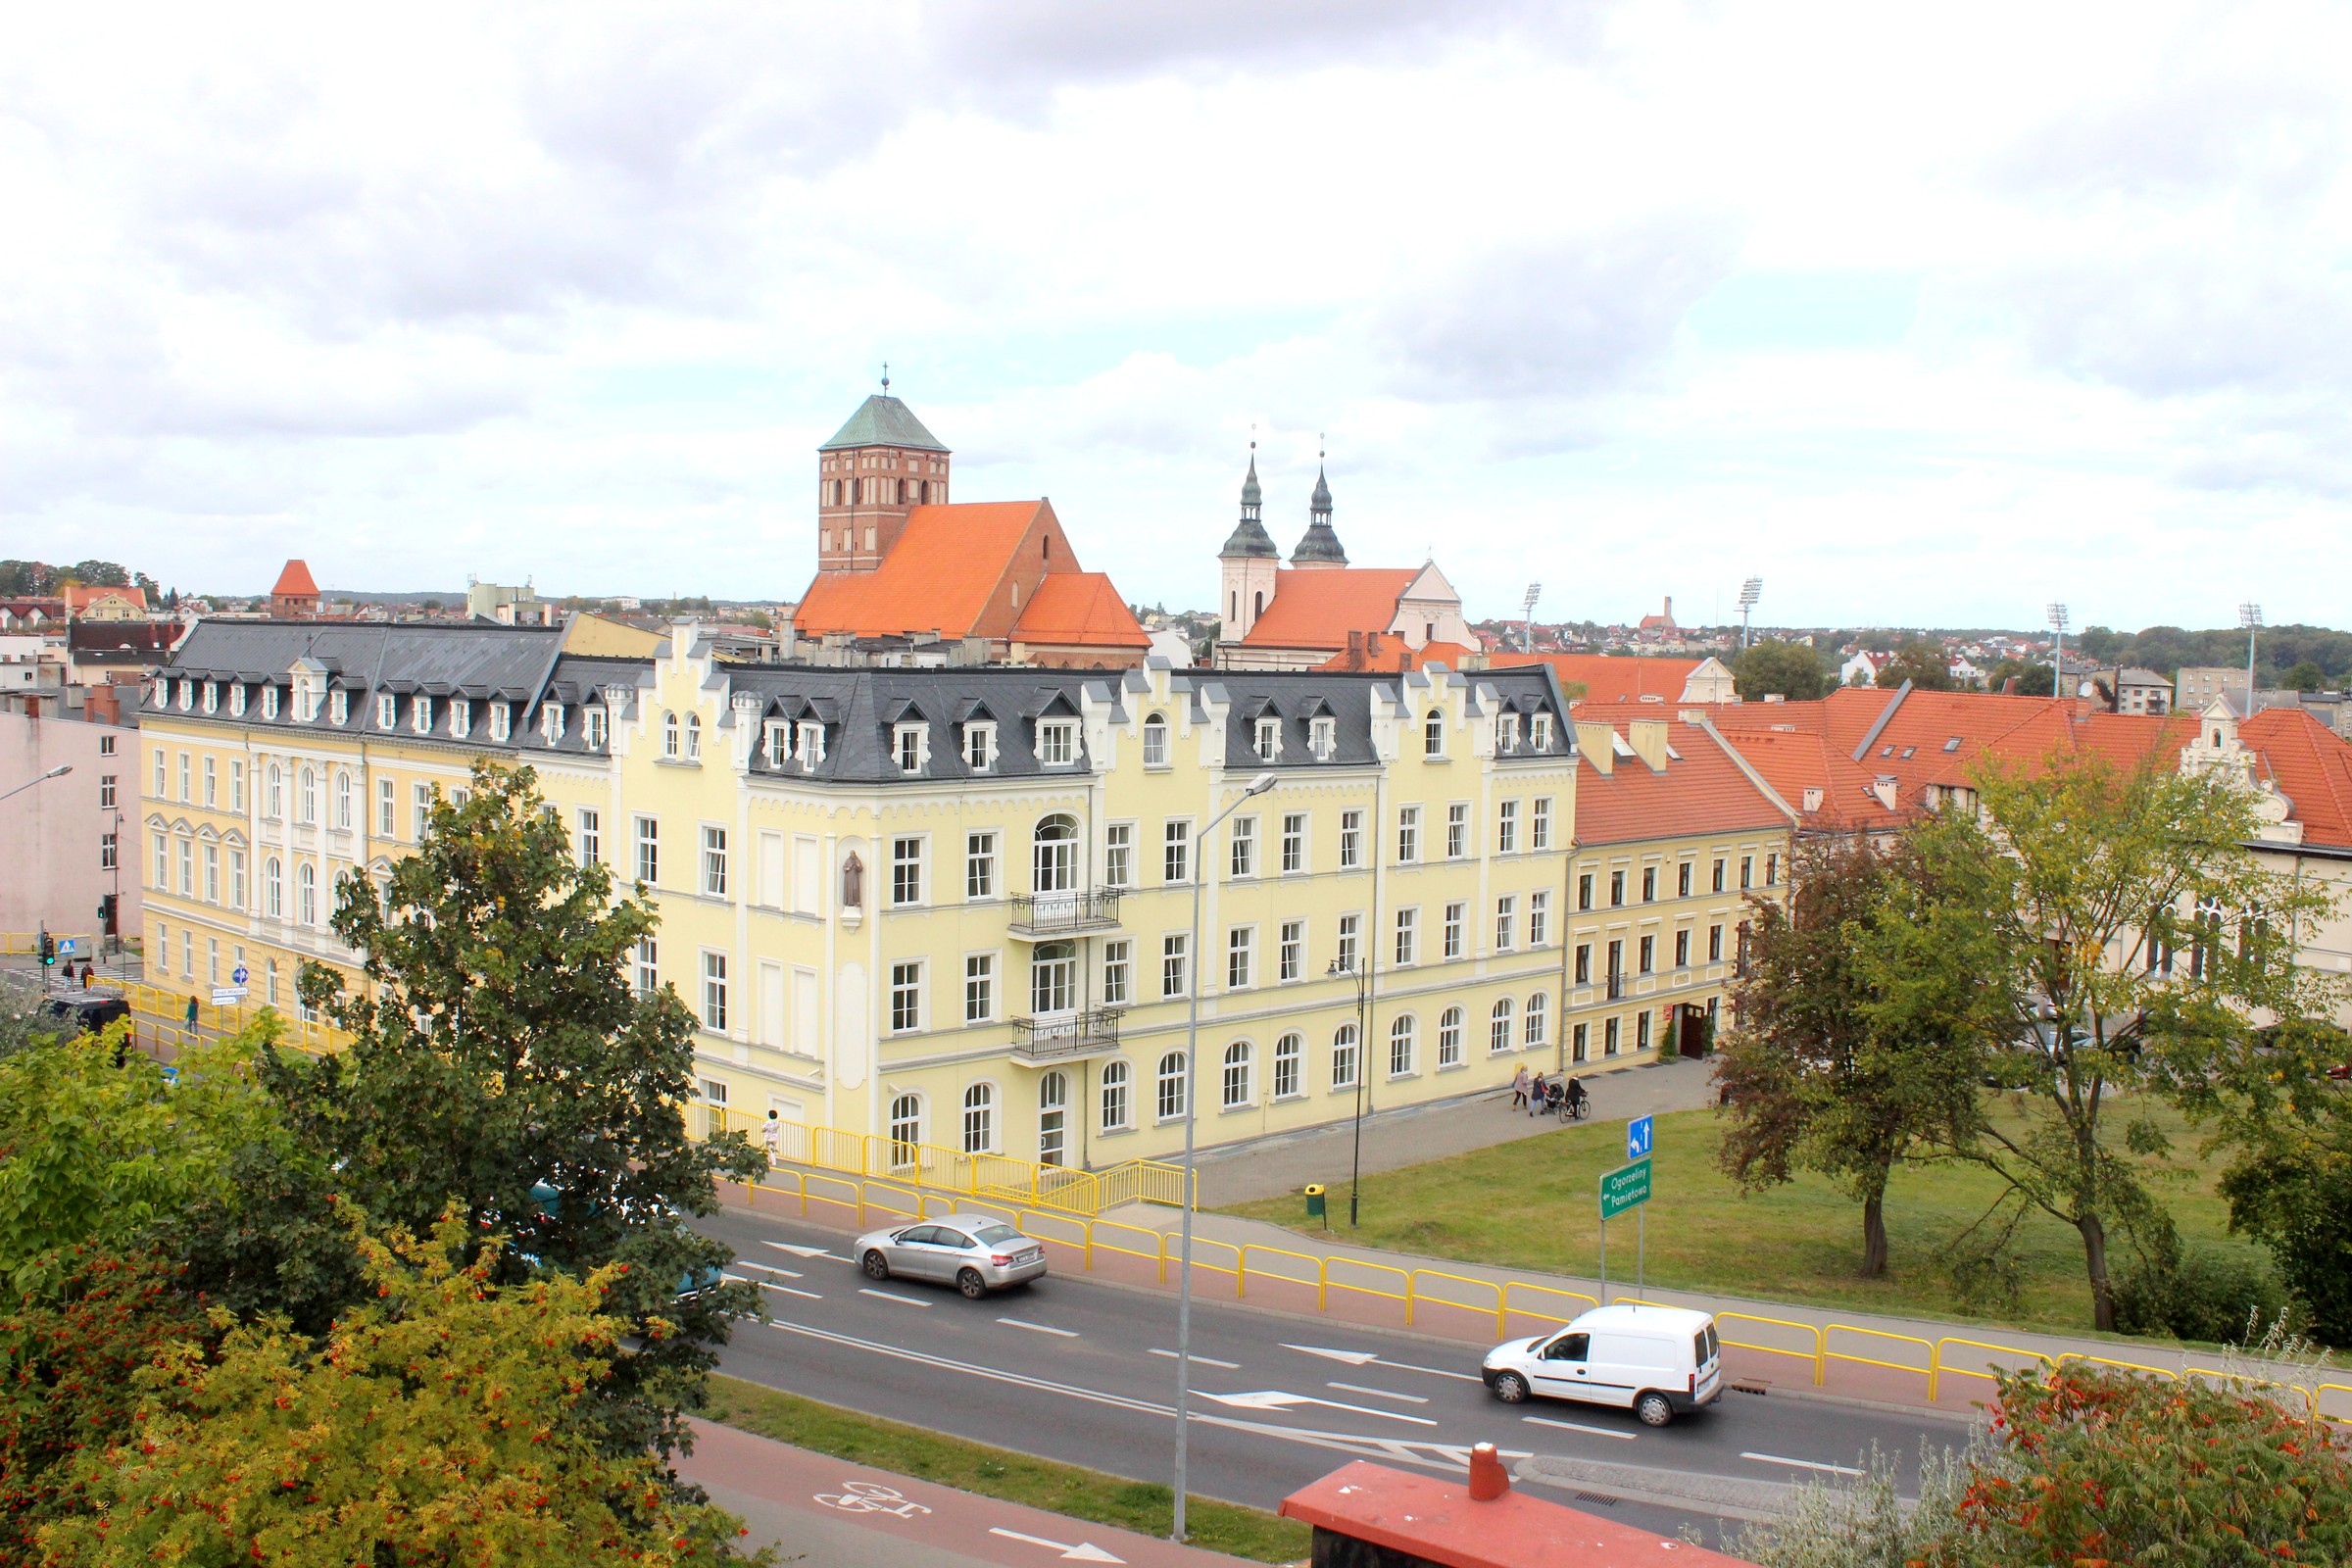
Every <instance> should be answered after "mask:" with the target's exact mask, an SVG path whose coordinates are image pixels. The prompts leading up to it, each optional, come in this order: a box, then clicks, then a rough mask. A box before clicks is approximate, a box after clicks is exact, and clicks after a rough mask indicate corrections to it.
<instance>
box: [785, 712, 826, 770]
mask: <svg viewBox="0 0 2352 1568" xmlns="http://www.w3.org/2000/svg"><path fill="white" fill-rule="evenodd" d="M792 756H793V760H794V761H796V762H799V763H800V764H801V765H802V766H803V767H814V766H816V765H817V764H818V763H819V762H822V761H823V760H825V726H824V725H822V724H820V723H818V722H817V721H816V720H815V719H812V718H805V719H803V720H801V722H800V725H799V727H798V728H797V730H796V731H795V735H794V741H793V748H792Z"/></svg>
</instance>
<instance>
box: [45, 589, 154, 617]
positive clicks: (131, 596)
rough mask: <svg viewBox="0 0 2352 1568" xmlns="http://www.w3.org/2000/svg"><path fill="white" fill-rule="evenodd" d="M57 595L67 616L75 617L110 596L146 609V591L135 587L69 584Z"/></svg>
mask: <svg viewBox="0 0 2352 1568" xmlns="http://www.w3.org/2000/svg"><path fill="white" fill-rule="evenodd" d="M58 593H59V596H60V597H61V598H62V599H64V601H65V605H66V612H67V613H69V614H76V615H77V614H79V613H81V612H83V611H84V610H87V609H88V608H89V607H90V606H92V605H94V604H96V603H97V602H98V601H99V600H101V599H105V598H107V597H109V596H110V595H111V596H112V597H115V598H118V599H127V600H129V601H130V602H131V603H132V604H134V605H136V606H138V607H139V608H140V609H141V610H145V609H146V608H147V590H146V589H144V588H140V587H136V586H132V587H128V588H110V587H106V586H104V585H103V584H99V583H94V582H70V583H67V584H66V585H65V586H64V587H63V588H61V589H59V590H58Z"/></svg>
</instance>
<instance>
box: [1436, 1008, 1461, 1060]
mask: <svg viewBox="0 0 2352 1568" xmlns="http://www.w3.org/2000/svg"><path fill="white" fill-rule="evenodd" d="M1461 1064H1462V1009H1461V1008H1459V1007H1447V1008H1446V1010H1445V1011H1444V1012H1441V1013H1439V1014H1438V1065H1439V1066H1441V1067H1459V1066H1460V1065H1461Z"/></svg>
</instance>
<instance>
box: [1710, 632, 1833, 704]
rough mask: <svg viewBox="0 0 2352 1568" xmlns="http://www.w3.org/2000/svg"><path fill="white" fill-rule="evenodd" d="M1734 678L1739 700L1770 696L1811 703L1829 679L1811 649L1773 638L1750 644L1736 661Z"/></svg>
mask: <svg viewBox="0 0 2352 1568" xmlns="http://www.w3.org/2000/svg"><path fill="white" fill-rule="evenodd" d="M1732 680H1733V685H1734V687H1735V689H1736V690H1738V692H1739V693H1740V701H1741V702H1747V703H1760V702H1762V701H1763V700H1764V699H1765V698H1767V697H1786V698H1788V699H1789V701H1790V702H1792V703H1805V702H1811V701H1812V700H1813V699H1815V698H1817V697H1819V696H1821V695H1822V694H1823V693H1824V692H1825V691H1827V690H1828V689H1829V678H1828V677H1827V676H1826V675H1824V674H1823V673H1822V669H1821V660H1820V658H1819V657H1818V656H1817V655H1815V653H1814V652H1813V650H1812V649H1810V648H1807V647H1806V646H1805V645H1804V644H1803V643H1785V642H1781V641H1779V640H1777V639H1775V638H1771V637H1765V638H1760V639H1758V640H1757V641H1755V642H1753V643H1750V644H1749V645H1748V647H1747V651H1746V652H1745V653H1743V654H1741V655H1740V657H1739V659H1738V660H1737V661H1735V662H1734V663H1733V668H1732Z"/></svg>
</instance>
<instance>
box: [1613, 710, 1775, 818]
mask: <svg viewBox="0 0 2352 1568" xmlns="http://www.w3.org/2000/svg"><path fill="white" fill-rule="evenodd" d="M1661 722H1663V720H1662V719H1661ZM1611 727H1612V728H1614V729H1616V730H1617V732H1618V733H1620V734H1624V735H1626V736H1627V739H1628V740H1629V741H1630V740H1631V739H1632V736H1631V734H1630V731H1629V730H1628V729H1627V728H1626V726H1625V725H1623V724H1619V725H1613V726H1611ZM1579 733H1580V735H1581V733H1582V731H1581V730H1580V732H1579ZM1666 744H1667V745H1668V747H1670V748H1671V749H1672V750H1673V751H1674V752H1675V753H1677V754H1678V755H1677V756H1676V757H1674V758H1670V759H1668V760H1667V763H1666V768H1665V771H1663V772H1652V771H1651V770H1650V766H1649V764H1648V763H1647V762H1644V761H1642V759H1641V758H1640V757H1618V758H1616V759H1615V761H1614V764H1613V766H1612V767H1611V770H1610V771H1609V772H1608V773H1607V774H1606V775H1603V774H1602V773H1601V771H1600V769H1599V768H1597V767H1595V766H1594V765H1593V759H1592V758H1591V757H1590V756H1583V765H1582V766H1581V767H1580V768H1579V769H1578V771H1577V775H1576V841H1577V842H1578V843H1579V844H1628V843H1633V842H1636V841H1639V840H1642V839H1663V838H1679V837H1682V836H1683V835H1685V834H1691V833H1740V832H1748V831H1752V830H1754V829H1758V828H1780V827H1787V826H1789V817H1788V815H1787V814H1786V813H1785V812H1783V811H1782V810H1781V809H1780V808H1779V807H1777V806H1775V805H1774V804H1773V803H1772V801H1771V800H1770V799H1768V798H1767V797H1766V795H1765V793H1764V792H1763V791H1762V790H1760V789H1758V788H1756V786H1755V783H1754V781H1753V780H1751V779H1750V778H1749V777H1748V776H1747V774H1746V772H1745V771H1744V770H1743V769H1742V768H1741V767H1740V763H1739V762H1738V761H1737V760H1734V759H1733V757H1732V755H1731V754H1730V752H1728V751H1727V750H1726V749H1725V748H1724V747H1723V746H1720V745H1718V744H1716V742H1715V739H1714V737H1712V736H1710V735H1709V734H1708V733H1707V732H1706V731H1705V730H1704V729H1701V728H1700V727H1699V726H1698V725H1696V724H1688V723H1680V722H1674V723H1668V724H1667V726H1666ZM1580 746H1581V742H1580ZM1580 755H1582V754H1581V752H1580ZM1792 804H1793V803H1792Z"/></svg>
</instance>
